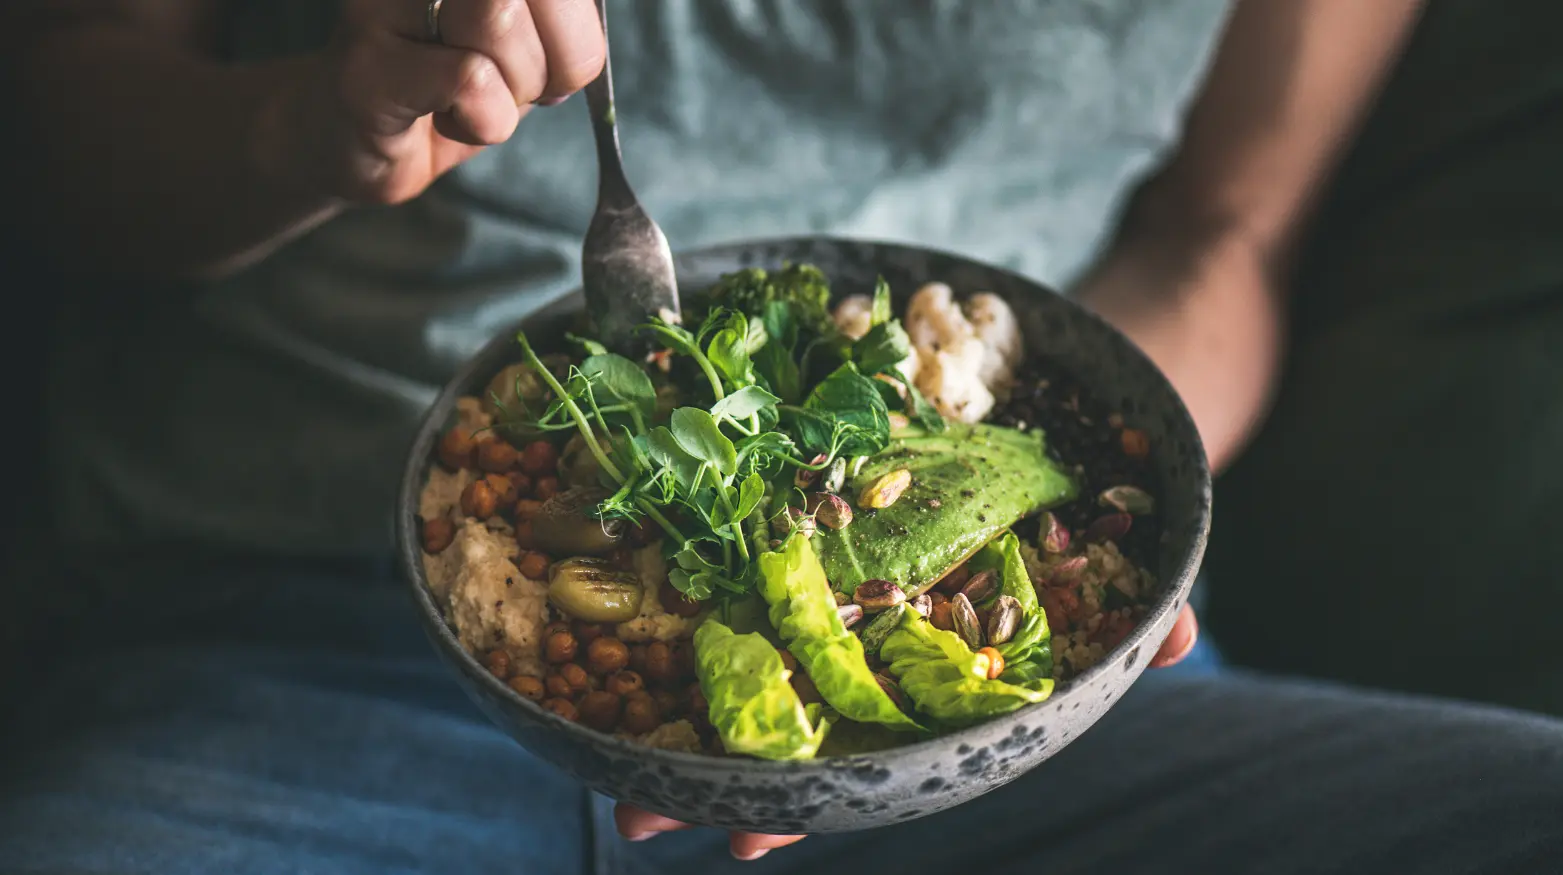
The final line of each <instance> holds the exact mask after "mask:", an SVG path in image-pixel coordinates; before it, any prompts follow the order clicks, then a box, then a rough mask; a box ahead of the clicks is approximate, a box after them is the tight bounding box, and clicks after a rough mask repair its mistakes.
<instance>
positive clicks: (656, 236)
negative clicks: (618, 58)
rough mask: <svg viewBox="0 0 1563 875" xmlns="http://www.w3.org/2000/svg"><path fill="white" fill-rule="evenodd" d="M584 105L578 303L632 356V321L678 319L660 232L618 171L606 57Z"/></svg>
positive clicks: (603, 334) (608, 342)
mask: <svg viewBox="0 0 1563 875" xmlns="http://www.w3.org/2000/svg"><path fill="white" fill-rule="evenodd" d="M597 14H598V15H599V16H601V17H602V30H603V40H604V44H605V46H606V41H607V34H608V10H607V9H606V8H604V0H597ZM605 51H606V48H605ZM586 106H587V109H588V110H589V111H590V113H591V117H592V134H593V135H594V136H595V137H596V140H597V212H596V213H594V214H593V215H592V222H591V225H590V226H589V227H588V228H587V229H586V242H585V245H584V246H583V247H582V249H581V282H582V285H583V286H584V288H585V291H586V306H587V308H588V310H589V312H590V313H591V314H592V318H593V319H594V320H595V321H596V324H597V330H598V333H599V334H600V340H601V342H602V343H603V345H605V346H607V347H608V348H609V349H613V350H616V351H620V352H625V353H631V354H634V353H640V352H644V351H645V350H646V349H647V344H646V342H645V341H644V340H643V339H641V338H637V337H636V336H635V327H636V326H637V325H641V324H643V323H645V322H646V320H647V319H648V318H650V317H651V316H661V317H662V318H664V319H667V320H668V321H673V322H676V321H678V319H679V313H680V310H679V303H678V283H677V281H676V280H675V278H674V275H673V252H672V250H671V249H669V248H668V239H667V237H666V236H665V235H663V233H662V229H661V228H659V227H657V223H656V222H653V221H652V220H651V217H650V216H648V215H647V214H646V211H645V209H643V208H642V207H641V205H640V201H639V200H637V199H636V198H635V192H634V190H633V189H631V188H630V183H629V180H628V179H626V178H625V176H624V165H623V162H622V159H621V156H620V153H619V128H618V123H617V119H616V118H615V117H614V108H613V67H612V56H611V54H604V55H603V63H602V75H600V76H598V77H597V79H596V80H595V81H593V82H592V83H591V84H590V85H588V86H586Z"/></svg>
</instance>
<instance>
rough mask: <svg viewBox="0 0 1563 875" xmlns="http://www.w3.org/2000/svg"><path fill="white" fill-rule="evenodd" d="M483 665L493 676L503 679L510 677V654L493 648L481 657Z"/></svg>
mask: <svg viewBox="0 0 1563 875" xmlns="http://www.w3.org/2000/svg"><path fill="white" fill-rule="evenodd" d="M483 667H484V668H486V669H488V673H489V674H491V675H493V676H494V677H497V678H499V679H500V680H504V679H505V678H508V677H510V654H509V653H508V652H506V651H504V650H501V649H498V648H495V649H494V650H490V651H489V652H488V654H487V655H485V656H484V657H483Z"/></svg>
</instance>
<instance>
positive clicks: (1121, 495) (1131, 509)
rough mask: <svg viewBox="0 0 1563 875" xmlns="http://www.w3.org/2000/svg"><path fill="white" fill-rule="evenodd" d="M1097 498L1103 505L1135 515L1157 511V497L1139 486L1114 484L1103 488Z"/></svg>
mask: <svg viewBox="0 0 1563 875" xmlns="http://www.w3.org/2000/svg"><path fill="white" fill-rule="evenodd" d="M1096 500H1097V501H1098V502H1099V503H1100V504H1101V505H1102V506H1103V507H1111V508H1116V509H1117V510H1120V511H1122V512H1123V513H1128V514H1134V515H1135V516H1144V515H1146V514H1148V513H1155V512H1156V499H1154V498H1152V497H1151V494H1150V493H1149V492H1146V491H1145V490H1143V489H1141V488H1140V487H1138V486H1114V487H1112V488H1111V489H1106V490H1103V491H1102V494H1101V495H1099V496H1097V499H1096Z"/></svg>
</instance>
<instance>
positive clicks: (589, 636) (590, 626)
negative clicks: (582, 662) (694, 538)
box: [575, 622, 602, 648]
mask: <svg viewBox="0 0 1563 875" xmlns="http://www.w3.org/2000/svg"><path fill="white" fill-rule="evenodd" d="M601 637H602V624H601V623H580V622H578V623H576V624H575V640H577V641H579V642H581V643H582V644H584V645H586V647H587V648H590V647H591V646H592V642H593V641H596V640H597V639H598V638H601Z"/></svg>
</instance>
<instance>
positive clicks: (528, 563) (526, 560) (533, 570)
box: [516, 550, 552, 580]
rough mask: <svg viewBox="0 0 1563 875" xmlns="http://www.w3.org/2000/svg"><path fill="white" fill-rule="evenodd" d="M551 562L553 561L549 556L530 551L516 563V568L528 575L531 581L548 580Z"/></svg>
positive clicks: (522, 555)
mask: <svg viewBox="0 0 1563 875" xmlns="http://www.w3.org/2000/svg"><path fill="white" fill-rule="evenodd" d="M551 562H552V560H550V559H549V558H548V556H547V554H544V553H539V552H537V551H535V550H528V551H527V552H525V553H522V554H521V558H520V559H519V560H517V562H516V567H517V568H519V569H521V573H522V574H524V575H526V577H527V579H529V580H547V579H548V566H549V564H551Z"/></svg>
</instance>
